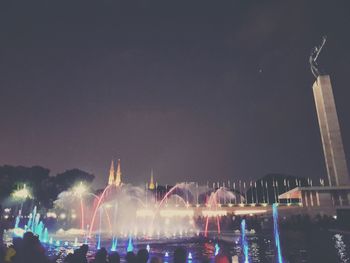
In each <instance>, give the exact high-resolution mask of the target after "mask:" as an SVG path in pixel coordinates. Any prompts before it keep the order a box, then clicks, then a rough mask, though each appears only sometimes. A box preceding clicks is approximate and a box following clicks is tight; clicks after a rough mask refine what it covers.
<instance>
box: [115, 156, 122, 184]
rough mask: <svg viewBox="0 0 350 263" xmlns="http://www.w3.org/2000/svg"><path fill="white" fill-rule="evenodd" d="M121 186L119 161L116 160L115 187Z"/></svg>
mask: <svg viewBox="0 0 350 263" xmlns="http://www.w3.org/2000/svg"><path fill="white" fill-rule="evenodd" d="M121 184H122V172H121V169H120V159H118V166H117V173H116V177H115V185H116V186H120V185H121Z"/></svg>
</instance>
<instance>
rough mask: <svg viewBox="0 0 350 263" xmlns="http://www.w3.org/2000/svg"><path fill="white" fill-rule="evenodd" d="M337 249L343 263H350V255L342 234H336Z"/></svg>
mask: <svg viewBox="0 0 350 263" xmlns="http://www.w3.org/2000/svg"><path fill="white" fill-rule="evenodd" d="M334 239H335V245H334V247H335V249H336V250H337V253H338V255H339V257H340V260H341V262H344V263H345V262H350V258H349V255H348V254H347V252H346V245H345V243H344V241H343V236H342V235H341V234H335V235H334Z"/></svg>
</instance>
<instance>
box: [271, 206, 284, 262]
mask: <svg viewBox="0 0 350 263" xmlns="http://www.w3.org/2000/svg"><path fill="white" fill-rule="evenodd" d="M272 214H273V232H274V237H275V245H276V250H277V251H276V254H277V260H278V261H277V262H278V263H283V259H282V251H281V244H280V233H279V229H278V205H277V204H273V205H272Z"/></svg>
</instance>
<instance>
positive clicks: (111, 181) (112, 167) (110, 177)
mask: <svg viewBox="0 0 350 263" xmlns="http://www.w3.org/2000/svg"><path fill="white" fill-rule="evenodd" d="M113 183H114V162H113V160H112V163H111V168H110V169H109V177H108V185H111V184H113Z"/></svg>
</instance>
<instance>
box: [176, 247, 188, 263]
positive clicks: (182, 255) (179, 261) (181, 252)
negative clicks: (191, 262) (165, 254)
mask: <svg viewBox="0 0 350 263" xmlns="http://www.w3.org/2000/svg"><path fill="white" fill-rule="evenodd" d="M186 260H187V252H186V249H184V248H183V247H178V248H177V249H175V251H174V263H185V262H186Z"/></svg>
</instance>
